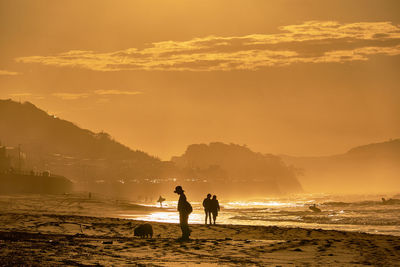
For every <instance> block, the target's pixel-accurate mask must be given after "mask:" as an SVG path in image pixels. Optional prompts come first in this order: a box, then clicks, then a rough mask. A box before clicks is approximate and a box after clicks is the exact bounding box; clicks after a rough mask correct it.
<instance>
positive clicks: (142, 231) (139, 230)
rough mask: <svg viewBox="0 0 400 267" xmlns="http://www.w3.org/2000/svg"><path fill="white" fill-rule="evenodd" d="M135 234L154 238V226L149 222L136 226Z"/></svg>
mask: <svg viewBox="0 0 400 267" xmlns="http://www.w3.org/2000/svg"><path fill="white" fill-rule="evenodd" d="M134 236H138V237H140V238H148V237H150V238H153V227H152V226H151V224H148V223H145V224H140V225H138V226H137V227H136V228H135V230H134Z"/></svg>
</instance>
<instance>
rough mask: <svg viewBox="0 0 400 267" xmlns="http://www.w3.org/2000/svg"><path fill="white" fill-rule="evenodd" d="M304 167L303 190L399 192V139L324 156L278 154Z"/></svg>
mask: <svg viewBox="0 0 400 267" xmlns="http://www.w3.org/2000/svg"><path fill="white" fill-rule="evenodd" d="M281 157H282V158H283V160H284V161H285V162H286V163H288V164H293V165H295V166H296V167H298V168H301V169H302V170H303V175H302V176H301V178H299V179H300V181H301V183H302V185H303V186H304V189H305V190H308V191H312V192H327V193H337V192H341V193H376V192H396V191H397V192H398V188H400V179H399V178H400V176H399V175H400V164H399V162H400V139H394V140H389V141H386V142H381V143H373V144H368V145H363V146H358V147H354V148H352V149H350V150H349V151H348V152H346V153H344V154H340V155H333V156H326V157H291V156H281Z"/></svg>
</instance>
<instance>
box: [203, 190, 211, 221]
mask: <svg viewBox="0 0 400 267" xmlns="http://www.w3.org/2000/svg"><path fill="white" fill-rule="evenodd" d="M203 207H204V213H205V214H206V218H205V220H204V223H205V224H207V217H208V219H209V221H210V224H211V194H208V195H207V198H205V199H204V200H203Z"/></svg>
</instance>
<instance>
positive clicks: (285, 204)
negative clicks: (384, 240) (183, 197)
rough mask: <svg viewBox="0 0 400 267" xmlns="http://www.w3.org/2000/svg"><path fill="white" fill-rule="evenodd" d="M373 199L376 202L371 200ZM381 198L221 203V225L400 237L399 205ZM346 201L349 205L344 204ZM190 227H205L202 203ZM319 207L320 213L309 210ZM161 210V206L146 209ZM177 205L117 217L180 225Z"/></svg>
mask: <svg viewBox="0 0 400 267" xmlns="http://www.w3.org/2000/svg"><path fill="white" fill-rule="evenodd" d="M368 199H373V200H368ZM379 199H380V198H379V197H378V196H370V197H365V196H360V197H354V198H344V197H342V196H323V195H320V196H315V195H303V196H296V197H292V199H290V198H286V199H266V200H253V201H226V202H224V201H220V205H221V212H220V213H219V216H218V218H217V223H219V224H237V225H265V226H270V225H275V226H286V227H304V228H321V229H334V230H348V231H362V232H368V233H383V234H393V235H400V205H383V204H382V202H381V201H380V200H379ZM345 201H347V202H345ZM191 204H192V206H193V213H192V214H190V216H189V223H191V224H203V223H204V211H203V207H202V205H201V203H200V202H191ZM312 204H316V205H317V207H318V208H319V209H321V212H313V211H311V210H310V209H309V207H310V206H311V205H312ZM145 206H147V207H159V205H145ZM176 206H177V201H165V202H164V203H163V208H162V209H161V210H158V211H154V212H150V213H144V214H137V213H136V214H119V215H118V216H120V217H124V218H129V219H134V220H144V221H154V222H168V223H179V213H178V212H177V211H176Z"/></svg>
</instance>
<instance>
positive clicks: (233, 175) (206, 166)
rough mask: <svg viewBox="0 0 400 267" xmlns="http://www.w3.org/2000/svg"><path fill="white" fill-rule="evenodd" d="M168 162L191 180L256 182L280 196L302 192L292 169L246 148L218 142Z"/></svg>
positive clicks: (189, 150)
mask: <svg viewBox="0 0 400 267" xmlns="http://www.w3.org/2000/svg"><path fill="white" fill-rule="evenodd" d="M172 161H173V162H174V163H175V164H176V165H177V166H178V167H179V168H181V169H184V170H186V171H187V172H190V174H191V176H192V177H204V178H207V179H213V180H214V181H215V180H221V181H224V182H228V183H232V182H243V183H248V182H250V181H251V182H258V183H260V184H267V185H268V186H269V187H270V189H271V187H277V188H278V190H279V191H280V192H300V191H302V189H301V185H300V183H299V182H298V180H297V178H296V169H295V168H293V167H289V166H287V165H286V164H285V163H284V162H283V161H282V160H281V159H280V158H279V157H278V156H274V155H271V154H261V153H256V152H253V151H251V150H250V149H249V148H247V147H246V146H241V145H237V144H224V143H221V142H214V143H210V144H193V145H190V146H189V147H188V148H187V150H186V152H185V153H184V154H183V155H182V156H180V157H173V158H172ZM252 191H254V190H252Z"/></svg>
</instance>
